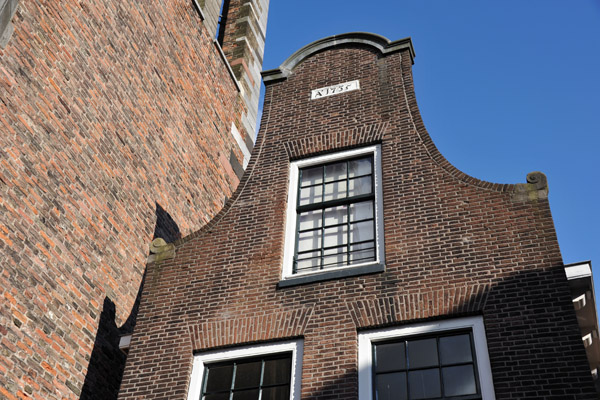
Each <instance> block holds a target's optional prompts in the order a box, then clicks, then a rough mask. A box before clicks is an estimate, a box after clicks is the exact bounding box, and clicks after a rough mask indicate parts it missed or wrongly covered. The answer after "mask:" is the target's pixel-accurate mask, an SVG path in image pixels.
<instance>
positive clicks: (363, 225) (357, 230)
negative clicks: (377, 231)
mask: <svg viewBox="0 0 600 400" xmlns="http://www.w3.org/2000/svg"><path fill="white" fill-rule="evenodd" d="M365 240H373V221H364V222H357V223H355V224H350V243H356V242H363V241H365Z"/></svg>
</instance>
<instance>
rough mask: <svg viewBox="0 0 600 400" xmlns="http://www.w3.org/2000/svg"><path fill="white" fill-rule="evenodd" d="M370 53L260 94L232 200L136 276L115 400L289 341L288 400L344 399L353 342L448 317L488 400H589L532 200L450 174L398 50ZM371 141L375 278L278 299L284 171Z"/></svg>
mask: <svg viewBox="0 0 600 400" xmlns="http://www.w3.org/2000/svg"><path fill="white" fill-rule="evenodd" d="M350 37H352V36H351V35H350ZM356 38H357V39H361V38H362V39H364V37H362V36H360V35H359V36H357V37H356ZM371 38H372V37H371ZM375 42H377V43H379V44H380V45H381V43H382V42H381V41H380V39H377V40H375ZM330 43H331V42H330ZM380 50H381V49H377V48H376V47H374V46H367V45H362V44H357V43H354V44H352V43H348V44H345V45H344V44H339V45H337V46H334V47H331V45H330V47H329V48H327V49H325V50H324V49H320V50H319V49H318V48H316V49H315V51H313V52H311V53H310V54H308V55H307V56H306V57H305V58H304V59H302V60H301V61H302V62H300V63H299V64H298V65H296V66H295V67H294V68H293V70H292V72H291V73H290V74H289V76H288V77H287V79H283V80H279V81H271V82H270V83H269V84H268V85H267V89H266V94H265V102H264V114H263V120H262V124H261V130H260V132H259V136H258V138H257V142H256V146H255V148H254V150H253V156H252V159H251V161H250V164H249V166H248V169H247V170H246V174H245V175H244V177H243V178H242V180H241V183H240V185H239V187H238V189H237V191H236V193H235V194H234V195H233V197H232V199H231V200H230V201H229V202H228V203H227V204H226V206H225V207H224V209H223V210H221V211H220V213H219V214H218V215H217V217H216V218H215V219H213V220H212V221H211V222H210V223H209V224H208V225H207V226H205V227H204V228H202V230H201V231H199V232H196V233H194V234H192V235H190V236H188V237H186V238H184V239H182V240H179V241H178V242H176V244H177V246H176V251H175V256H174V257H173V258H170V259H167V260H164V261H160V262H156V263H152V264H149V265H148V275H147V282H146V284H145V286H144V289H143V293H142V301H141V305H140V313H139V316H138V322H137V325H136V328H135V331H134V334H133V339H132V347H131V352H130V354H129V358H128V360H127V366H126V369H125V375H124V381H123V385H122V387H121V391H120V398H121V399H137V398H146V399H158V398H167V397H168V398H171V399H175V398H180V399H184V398H186V393H187V390H188V385H189V379H190V372H191V369H192V360H193V353H194V352H197V351H203V350H208V349H214V348H219V347H227V346H232V345H239V344H248V343H254V342H264V341H270V340H276V339H282V338H290V337H303V338H304V355H303V363H304V364H303V372H302V377H301V379H302V398H304V399H309V398H310V399H356V398H357V362H356V360H357V330H359V329H367V328H374V327H381V326H390V325H400V324H406V323H412V322H416V321H424V320H428V319H439V318H448V317H453V316H463V315H482V316H483V319H484V322H485V328H486V332H487V340H488V345H489V354H490V359H491V368H492V374H493V379H494V383H495V392H496V397H497V398H498V399H523V398H545V399H575V398H576V399H592V398H596V395H595V393H594V388H593V384H592V378H591V376H590V373H589V370H588V369H587V362H586V359H585V352H584V348H583V345H582V343H581V338H580V337H579V332H578V326H577V321H576V319H575V314H574V311H573V306H572V304H571V300H570V297H569V291H568V286H567V283H566V278H565V276H564V272H563V269H562V259H561V255H560V251H559V248H558V244H557V239H556V235H555V231H554V226H553V221H552V216H551V214H550V209H549V204H548V201H547V199H546V198H545V196H544V190H545V189H544V187H538V186H536V185H535V184H533V183H531V184H530V185H533V186H527V185H525V184H519V185H504V184H494V183H489V182H484V181H480V180H478V179H475V178H472V177H469V176H466V175H464V174H463V173H461V172H460V171H458V170H456V169H455V168H454V167H453V166H451V165H450V164H449V163H448V162H447V161H446V160H445V159H444V158H443V157H442V156H441V154H440V153H439V152H438V151H437V150H436V148H435V146H434V145H433V143H432V141H431V139H430V137H429V136H428V134H427V132H426V130H425V128H424V126H423V122H422V121H421V118H420V116H419V112H418V108H417V104H416V101H415V95H414V90H413V83H412V76H411V68H412V63H411V54H410V49H408V48H406V49H405V50H403V51H397V52H390V53H386V54H382V53H381V51H380ZM354 79H360V86H361V89H360V90H357V91H353V92H348V93H344V94H340V95H336V96H331V97H327V98H324V99H319V100H315V101H310V100H309V98H310V90H311V89H316V88H321V87H325V86H328V85H333V84H337V83H343V82H347V81H350V80H354ZM465 118H468V115H465ZM373 143H380V144H381V149H382V150H381V152H382V169H383V207H384V210H383V213H384V235H385V259H386V270H385V272H383V273H375V274H371V275H364V276H356V277H349V278H343V279H334V280H329V281H323V282H316V283H309V284H305V285H298V286H292V287H285V288H278V281H279V280H280V277H281V268H282V259H283V243H284V230H285V210H286V201H287V191H288V174H289V165H290V160H292V159H295V158H301V157H306V156H309V155H314V154H320V153H327V152H331V151H335V150H339V149H341V148H354V147H359V146H364V145H367V144H373ZM523 190H528V191H530V192H529V193H530V194H531V196H521V195H520V193H522V191H523Z"/></svg>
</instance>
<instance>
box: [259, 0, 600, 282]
mask: <svg viewBox="0 0 600 400" xmlns="http://www.w3.org/2000/svg"><path fill="white" fill-rule="evenodd" d="M269 7H270V10H269V20H268V28H267V41H266V48H265V57H264V69H271V68H276V67H278V66H279V65H280V64H281V63H282V62H283V61H284V60H285V59H286V58H287V57H288V56H290V55H291V54H292V53H293V52H294V51H296V50H298V49H299V48H300V47H302V46H304V45H306V44H308V43H310V42H312V41H314V40H317V39H320V38H323V37H326V36H330V35H334V34H339V33H344V32H353V31H367V32H373V33H377V34H380V35H383V36H385V37H387V38H388V39H390V40H396V39H401V38H404V37H407V36H410V37H411V38H412V40H413V44H414V47H415V52H416V58H415V65H414V66H413V74H414V79H415V90H416V95H417V100H418V103H419V109H420V111H421V115H422V117H423V120H424V122H425V126H426V127H427V130H428V132H429V134H430V135H431V137H432V138H433V140H434V142H435V143H436V145H437V147H438V148H439V150H440V151H441V152H442V154H443V155H444V156H445V157H446V158H447V159H448V160H449V161H450V162H451V163H452V164H454V165H455V166H456V167H457V168H459V169H460V170H462V171H464V172H466V173H467V174H469V175H472V176H474V177H477V178H479V179H483V180H487V181H492V182H499V183H523V182H525V177H526V175H527V173H528V172H531V171H542V172H544V173H545V174H546V175H547V177H548V183H549V187H550V206H551V209H552V214H553V216H554V223H555V226H556V230H557V234H558V239H559V243H560V247H561V251H562V254H563V259H564V262H565V263H573V262H578V261H584V260H592V265H593V267H594V276H595V279H596V287H598V288H600V246H599V243H598V239H599V238H600V234H599V233H600V212H599V209H600V206H599V198H600V179H599V178H600V166H599V165H598V152H599V150H600V1H598V0H577V1H564V0H563V1H554V0H527V1H522V0H521V1H514V0H504V1H496V2H491V1H481V0H477V1H475V0H469V1H462V0H454V1H447V0H436V1H434V0H411V1H401V0H395V1H376V0H372V1H370V2H366V1H355V0H344V1H341V0H326V1H324V0H320V1H316V0H304V1H288V0H271V3H270V6H269ZM599 290H600V289H599Z"/></svg>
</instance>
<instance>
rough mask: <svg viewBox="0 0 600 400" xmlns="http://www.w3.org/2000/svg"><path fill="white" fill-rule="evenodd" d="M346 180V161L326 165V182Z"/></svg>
mask: <svg viewBox="0 0 600 400" xmlns="http://www.w3.org/2000/svg"><path fill="white" fill-rule="evenodd" d="M339 180H346V161H342V162H340V163H337V164H331V165H326V166H325V182H332V181H339Z"/></svg>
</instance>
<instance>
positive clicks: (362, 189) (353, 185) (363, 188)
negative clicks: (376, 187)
mask: <svg viewBox="0 0 600 400" xmlns="http://www.w3.org/2000/svg"><path fill="white" fill-rule="evenodd" d="M348 184H349V185H350V187H349V188H348V196H358V195H359V194H369V193H371V189H372V188H371V177H370V176H363V177H362V178H354V179H350V180H349V181H348Z"/></svg>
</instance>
